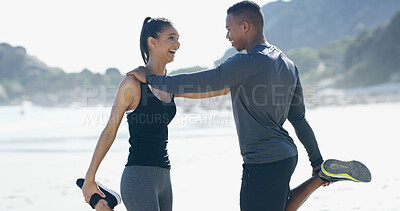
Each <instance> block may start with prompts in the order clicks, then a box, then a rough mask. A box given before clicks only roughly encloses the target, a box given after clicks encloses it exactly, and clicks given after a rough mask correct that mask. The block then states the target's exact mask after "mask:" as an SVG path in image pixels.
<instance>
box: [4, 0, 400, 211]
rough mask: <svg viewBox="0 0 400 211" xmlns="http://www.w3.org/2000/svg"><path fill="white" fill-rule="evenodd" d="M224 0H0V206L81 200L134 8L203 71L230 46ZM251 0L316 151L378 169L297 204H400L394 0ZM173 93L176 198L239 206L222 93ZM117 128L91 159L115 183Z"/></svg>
mask: <svg viewBox="0 0 400 211" xmlns="http://www.w3.org/2000/svg"><path fill="white" fill-rule="evenodd" d="M235 2H237V1H234V0H229V1H211V0H203V1H194V2H192V1H178V0H172V1H135V2H134V1H127V0H125V1H123V0H119V1H114V2H109V1H84V2H82V1H75V0H72V1H57V2H54V1H46V0H38V1H27V0H15V1H2V2H1V3H0V5H1V6H2V12H1V13H0V168H2V169H5V170H6V171H7V173H6V174H4V173H3V174H2V175H1V176H0V178H1V181H0V184H1V185H2V186H3V187H5V191H1V193H0V201H2V202H3V203H2V205H0V210H26V209H31V210H89V207H88V206H87V205H86V204H84V202H83V200H82V197H81V193H80V191H79V189H78V188H77V187H75V185H74V180H75V179H76V178H77V177H82V176H84V174H85V172H86V169H87V167H88V165H89V162H90V159H91V155H92V152H93V150H94V147H95V145H96V143H97V140H98V137H99V135H100V133H101V131H102V130H103V129H104V127H105V125H106V123H107V121H108V117H109V113H110V110H111V105H112V103H113V100H114V96H115V93H116V91H117V88H118V84H119V82H120V81H121V80H122V79H123V77H124V75H125V73H126V72H128V71H130V70H131V69H132V68H135V67H137V66H139V65H143V61H142V59H141V56H140V50H139V34H140V30H141V27H142V23H143V20H144V18H145V17H146V16H151V17H166V18H168V19H170V20H171V21H172V22H174V23H175V25H176V27H177V29H178V31H179V33H180V42H181V48H180V49H179V50H178V51H177V54H176V59H175V61H174V62H172V63H171V64H168V65H167V68H168V72H169V74H170V75H174V74H179V73H189V72H195V71H202V70H205V69H207V68H213V67H215V66H217V65H219V64H221V63H222V62H224V61H225V60H226V59H228V58H229V57H231V56H233V55H234V54H236V53H237V52H236V51H235V50H234V49H233V48H231V47H230V43H229V42H228V41H227V40H226V38H225V35H226V29H225V17H226V10H227V8H228V7H229V6H231V5H232V4H234V3H235ZM255 2H256V3H258V4H259V5H260V6H261V7H262V11H263V13H264V16H265V27H264V32H265V36H266V38H267V40H268V42H269V43H271V44H273V45H276V46H277V47H278V48H280V49H281V50H282V51H283V52H284V53H285V54H286V55H287V56H288V57H289V58H291V59H292V60H293V61H294V62H295V64H296V65H297V66H298V68H299V71H300V77H301V80H302V84H303V86H304V92H305V93H304V95H305V98H306V106H307V108H308V114H307V118H308V121H309V122H310V124H311V126H312V127H313V129H314V132H315V134H316V136H317V139H318V141H319V145H320V148H321V152H322V154H323V156H324V157H325V158H330V157H335V158H339V159H349V160H350V159H358V160H361V161H363V162H364V163H366V164H367V165H368V166H369V167H370V168H371V169H372V173H373V176H376V177H374V178H373V182H372V183H371V184H368V185H364V184H363V185H361V186H358V185H354V184H351V185H350V186H349V183H346V184H345V185H342V184H338V185H337V186H336V187H335V186H333V187H329V188H331V189H326V190H328V191H325V192H324V191H321V192H318V193H316V194H315V195H313V196H312V198H310V200H309V201H310V202H307V203H306V204H305V205H304V207H303V208H302V210H400V206H399V204H400V195H399V193H398V191H396V190H395V188H394V187H395V186H396V185H397V187H399V186H398V185H400V177H399V176H398V175H399V174H398V173H400V172H399V170H398V169H394V170H392V169H389V168H390V167H389V166H390V165H391V164H388V162H389V161H392V160H398V158H397V157H396V156H395V155H396V154H397V153H398V152H397V150H396V146H398V143H397V142H398V141H399V135H398V134H397V133H396V131H397V130H398V128H397V127H398V126H397V125H398V123H397V122H396V121H397V120H398V119H399V118H400V109H399V108H400V1H399V0H351V1H348V0H334V1H332V0H291V1H273V0H264V1H262V0H259V1H255ZM176 101H177V106H178V113H177V116H176V117H175V119H174V121H173V122H172V123H171V125H170V137H169V139H170V144H169V152H170V159H171V162H172V165H173V167H172V169H173V171H172V174H173V175H172V176H173V178H172V179H173V185H174V187H175V189H174V194H175V202H174V209H175V210H239V200H238V195H239V187H240V176H241V172H240V171H241V166H240V164H241V162H242V161H241V157H240V152H239V147H238V143H237V137H236V131H235V126H234V122H233V117H232V114H231V102H230V96H229V95H228V96H223V97H217V98H213V99H205V100H186V99H185V100H182V99H177V100H176ZM285 128H287V130H288V131H289V133H290V134H291V136H292V137H293V138H294V139H295V140H296V144H297V145H298V148H299V154H300V159H299V164H298V168H297V169H298V170H296V173H295V175H294V177H293V181H292V182H293V186H296V185H298V184H299V183H301V182H302V181H304V180H305V179H307V178H308V176H309V172H311V168H310V166H309V162H308V158H307V154H306V153H305V151H304V149H303V147H302V146H301V144H300V142H298V140H297V139H296V136H295V133H294V131H293V129H292V128H291V125H287V124H285ZM128 138H129V134H128V129H127V123H126V121H125V120H123V121H122V123H121V126H120V130H119V132H118V135H117V138H116V141H115V143H114V145H113V146H112V148H111V150H110V153H109V155H107V157H106V159H105V161H104V164H102V167H101V168H100V169H99V174H98V175H99V176H98V177H99V178H100V179H102V181H105V182H103V183H106V185H107V184H109V186H111V187H112V188H114V189H116V190H119V179H120V173H121V172H122V170H123V165H124V164H125V162H126V158H127V153H128V148H129V145H128V141H127V140H128ZM210 146H212V147H210ZM388 171H389V172H391V173H390V175H392V176H389V175H387V173H388ZM393 171H395V172H394V173H393ZM210 172H211V174H210ZM385 172H386V174H385ZM393 175H394V176H393ZM216 178H217V179H218V180H216ZM216 181H218V182H216ZM335 185H336V184H335ZM190 187H192V188H190ZM359 188H361V190H360V189H359ZM210 189H212V190H214V191H212V193H210V192H209V190H210ZM360 192H361V193H362V194H361V195H362V196H360ZM372 192H374V193H375V194H368V193H372ZM338 195H340V196H338ZM357 196H358V197H357ZM317 199H318V200H317ZM65 200H68V201H69V202H68V203H69V204H68V205H64V204H63V206H60V203H61V204H62V202H63V201H65ZM337 200H339V201H340V202H338V201H337ZM316 201H318V202H316ZM193 204H196V208H193V209H192V208H191V209H188V207H191V206H192V205H193ZM64 206H65V207H64ZM116 210H124V207H123V206H119V207H117V209H116Z"/></svg>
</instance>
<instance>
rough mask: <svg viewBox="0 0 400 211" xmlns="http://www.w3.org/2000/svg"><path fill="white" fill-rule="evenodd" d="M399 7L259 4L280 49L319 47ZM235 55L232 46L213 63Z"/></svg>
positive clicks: (295, 0) (384, 0)
mask: <svg viewBox="0 0 400 211" xmlns="http://www.w3.org/2000/svg"><path fill="white" fill-rule="evenodd" d="M399 9H400V1H399V0H351V1H349V0H292V1H276V2H271V3H269V4H266V5H265V6H263V7H262V11H263V13H264V16H265V27H264V34H265V36H266V38H267V40H268V42H270V43H271V44H274V45H276V46H278V47H279V48H280V49H282V50H283V51H287V50H290V49H296V48H301V47H311V48H314V49H319V48H321V47H323V46H325V45H327V44H328V43H331V42H333V41H335V40H338V39H341V38H344V37H346V36H352V35H357V34H359V33H360V32H362V31H364V30H366V29H371V28H373V27H375V26H377V25H379V24H382V23H385V22H387V21H388V20H389V19H390V17H392V16H393V15H394V13H395V12H396V11H397V10H399ZM234 54H236V51H235V50H234V49H233V48H231V49H229V50H227V52H226V53H225V55H224V56H223V57H222V58H221V59H219V60H217V61H216V62H215V64H216V65H218V64H220V63H222V62H223V61H225V60H226V59H227V58H229V57H231V56H233V55H234Z"/></svg>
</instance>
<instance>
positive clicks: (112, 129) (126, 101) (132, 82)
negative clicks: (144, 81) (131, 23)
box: [82, 76, 140, 202]
mask: <svg viewBox="0 0 400 211" xmlns="http://www.w3.org/2000/svg"><path fill="white" fill-rule="evenodd" d="M138 100H140V85H139V81H138V80H136V78H135V77H131V76H128V77H126V78H125V79H123V80H122V82H121V83H120V85H119V88H118V91H117V95H116V97H115V100H114V104H113V106H112V109H111V114H110V117H109V120H108V122H107V125H106V127H105V128H104V130H103V132H102V133H101V135H100V138H99V140H98V142H97V146H96V149H95V151H94V153H93V157H92V161H91V163H90V166H89V169H88V171H87V173H86V177H85V183H84V185H83V187H82V190H83V194H84V196H85V201H86V202H89V200H90V197H91V196H92V195H93V194H94V193H96V192H97V193H99V194H100V195H103V194H102V193H101V192H100V190H98V188H97V185H96V183H95V175H96V172H97V169H98V168H99V166H100V163H101V161H102V160H103V159H104V157H105V155H106V154H107V152H108V150H109V149H110V147H111V145H112V144H113V142H114V140H115V136H116V134H117V131H118V128H119V125H120V123H121V120H122V118H123V116H124V112H125V111H126V110H127V108H128V107H130V105H131V104H132V103H135V102H138Z"/></svg>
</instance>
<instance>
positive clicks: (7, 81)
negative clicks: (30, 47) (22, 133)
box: [0, 43, 122, 105]
mask: <svg viewBox="0 0 400 211" xmlns="http://www.w3.org/2000/svg"><path fill="white" fill-rule="evenodd" d="M121 78H122V75H121V74H120V72H119V71H118V69H116V68H109V69H107V70H106V73H105V74H104V75H101V74H99V73H92V72H91V71H90V70H87V69H84V70H82V72H80V73H65V72H64V71H63V70H62V69H60V68H53V67H49V66H47V65H46V64H45V63H43V62H42V61H40V60H38V59H37V58H36V57H34V56H30V55H28V54H27V53H26V50H25V48H23V47H19V46H18V47H12V46H11V45H9V44H6V43H1V44H0V104H11V105H12V104H20V103H21V102H22V101H31V102H33V103H34V104H38V105H69V104H71V103H83V104H91V103H92V104H109V103H110V102H105V99H106V98H107V97H109V98H112V97H113V96H111V97H110V96H106V95H107V91H108V90H107V89H111V88H114V89H115V88H116V86H117V85H118V83H119V82H120V81H121ZM113 94H114V93H113ZM113 94H111V95H113ZM85 97H86V98H87V99H83V98H85ZM112 100H113V99H111V101H112ZM83 101H85V102H83ZM107 101H110V99H108V98H107Z"/></svg>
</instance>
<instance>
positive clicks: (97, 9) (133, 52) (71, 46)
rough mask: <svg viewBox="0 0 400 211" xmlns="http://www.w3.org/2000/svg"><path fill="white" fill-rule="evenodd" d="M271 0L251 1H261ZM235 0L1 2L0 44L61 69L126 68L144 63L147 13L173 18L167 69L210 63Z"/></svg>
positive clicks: (222, 43) (221, 48)
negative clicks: (176, 39) (172, 52)
mask: <svg viewBox="0 0 400 211" xmlns="http://www.w3.org/2000/svg"><path fill="white" fill-rule="evenodd" d="M272 1H274V0H255V2H256V3H258V4H259V5H260V6H263V5H265V4H267V3H268V2H272ZM235 2H238V1H237V0H224V1H215V0H214V1H213V0H202V1H178V0H172V1H162V0H148V1H132V0H131V1H128V0H117V1H104V0H100V1H99V0H96V1H95V0H85V1H78V0H68V1H51V0H36V1H30V0H13V1H3V2H2V11H1V13H0V26H1V32H0V43H8V44H11V45H12V46H22V47H24V48H26V49H27V53H28V54H29V55H33V56H36V57H37V58H38V59H39V60H41V61H43V62H44V63H46V64H47V65H49V66H50V67H59V68H61V69H63V70H65V71H66V72H80V71H82V70H83V69H84V68H87V69H89V70H91V71H92V72H100V73H104V72H105V70H106V69H107V68H109V67H116V68H118V69H119V70H120V71H121V72H127V71H129V70H130V69H132V68H133V67H136V66H138V65H143V61H142V59H141V56H140V50H139V34H140V30H141V27H142V23H143V20H144V18H145V17H146V16H151V17H166V18H168V19H170V20H171V21H172V22H174V23H175V25H176V27H177V29H178V31H179V33H180V42H181V48H180V49H179V50H178V52H177V54H176V58H175V61H174V62H172V63H171V64H169V65H168V66H167V68H168V69H169V70H175V69H179V68H185V67H191V66H196V65H199V66H203V67H212V66H213V63H214V61H215V60H217V59H219V58H221V57H222V56H223V54H224V52H225V51H226V50H227V49H228V48H230V43H229V42H228V41H227V40H226V39H225V34H226V29H225V17H226V10H227V8H229V6H231V5H232V4H234V3H235Z"/></svg>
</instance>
